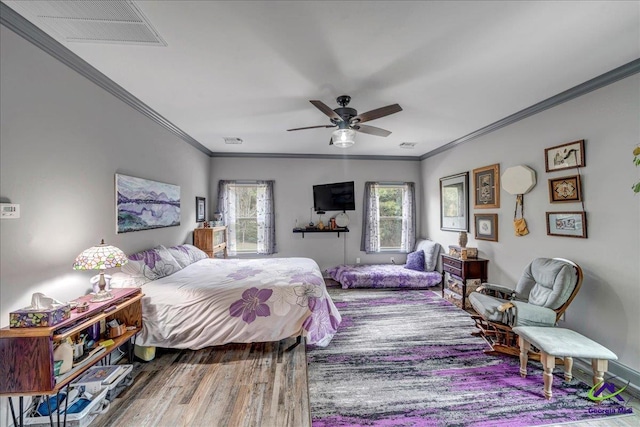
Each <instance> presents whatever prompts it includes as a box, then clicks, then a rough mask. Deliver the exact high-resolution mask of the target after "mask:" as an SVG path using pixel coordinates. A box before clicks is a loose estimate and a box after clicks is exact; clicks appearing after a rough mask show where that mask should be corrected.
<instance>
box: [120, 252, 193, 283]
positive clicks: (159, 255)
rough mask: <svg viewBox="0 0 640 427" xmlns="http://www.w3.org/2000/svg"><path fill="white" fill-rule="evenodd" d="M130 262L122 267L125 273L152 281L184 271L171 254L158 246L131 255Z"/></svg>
mask: <svg viewBox="0 0 640 427" xmlns="http://www.w3.org/2000/svg"><path fill="white" fill-rule="evenodd" d="M128 258H129V262H128V263H126V264H125V265H123V266H122V268H121V270H122V272H123V273H126V274H129V275H131V276H137V277H139V276H144V277H146V278H147V279H150V280H156V279H160V278H162V277H165V276H168V275H170V274H173V273H175V272H176V271H179V270H181V269H182V267H180V264H178V261H176V259H175V258H174V257H173V255H171V252H169V250H168V249H167V248H165V247H164V246H162V245H160V246H156V247H155V248H153V249H149V250H146V251H142V252H137V253H135V254H132V255H129V257H128Z"/></svg>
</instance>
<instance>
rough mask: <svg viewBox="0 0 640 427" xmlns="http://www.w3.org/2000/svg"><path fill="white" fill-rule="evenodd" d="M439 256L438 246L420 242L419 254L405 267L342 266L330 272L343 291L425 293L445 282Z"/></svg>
mask: <svg viewBox="0 0 640 427" xmlns="http://www.w3.org/2000/svg"><path fill="white" fill-rule="evenodd" d="M439 253H440V245H439V244H438V243H435V242H432V241H431V240H427V239H419V240H418V241H417V242H416V246H415V251H414V252H411V253H410V254H408V255H407V263H406V264H404V265H396V264H341V265H338V266H335V267H332V268H329V269H327V273H328V275H329V277H331V278H332V279H333V280H335V281H336V282H338V283H340V285H341V286H342V288H343V289H349V288H401V289H406V288H414V289H424V288H428V287H432V286H436V285H438V284H440V283H441V282H442V274H441V273H440V272H438V271H436V266H437V265H438V255H439Z"/></svg>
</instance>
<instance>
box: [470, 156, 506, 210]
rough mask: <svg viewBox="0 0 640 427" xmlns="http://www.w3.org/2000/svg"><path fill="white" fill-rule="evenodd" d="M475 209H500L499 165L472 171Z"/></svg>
mask: <svg viewBox="0 0 640 427" xmlns="http://www.w3.org/2000/svg"><path fill="white" fill-rule="evenodd" d="M473 189H474V196H475V197H474V203H473V207H474V208H475V209H493V208H499V207H500V165H499V164H495V165H490V166H485V167H483V168H478V169H474V170H473Z"/></svg>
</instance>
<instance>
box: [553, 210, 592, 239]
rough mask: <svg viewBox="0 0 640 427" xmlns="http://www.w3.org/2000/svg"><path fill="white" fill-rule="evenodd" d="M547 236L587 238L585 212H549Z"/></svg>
mask: <svg viewBox="0 0 640 427" xmlns="http://www.w3.org/2000/svg"><path fill="white" fill-rule="evenodd" d="M547 235H548V236H564V237H580V238H583V239H586V238H587V217H586V214H585V213H584V212H547Z"/></svg>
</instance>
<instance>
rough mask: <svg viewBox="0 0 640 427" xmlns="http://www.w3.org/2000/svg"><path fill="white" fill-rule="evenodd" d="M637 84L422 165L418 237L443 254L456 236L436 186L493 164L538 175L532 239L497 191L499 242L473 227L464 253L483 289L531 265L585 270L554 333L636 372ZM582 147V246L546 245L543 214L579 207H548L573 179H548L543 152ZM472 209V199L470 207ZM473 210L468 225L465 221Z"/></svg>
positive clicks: (639, 239)
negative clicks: (553, 263) (561, 184)
mask: <svg viewBox="0 0 640 427" xmlns="http://www.w3.org/2000/svg"><path fill="white" fill-rule="evenodd" d="M639 95H640V76H638V75H635V76H633V77H630V78H627V79H625V80H622V81H620V82H617V83H615V84H612V85H610V86H607V87H605V88H602V89H599V90H597V91H595V92H592V93H590V94H587V95H585V96H582V97H580V98H578V99H575V100H573V101H570V102H567V103H565V104H562V105H560V106H557V107H555V108H552V109H549V110H547V111H544V112H542V113H539V114H537V115H535V116H532V117H530V118H528V119H525V120H522V121H520V122H518V123H516V124H513V125H511V126H508V127H506V128H503V129H501V130H498V131H496V132H493V133H491V134H488V135H486V136H483V137H481V138H478V139H476V140H473V141H471V142H469V143H465V144H462V145H460V146H458V147H456V148H455V149H452V150H450V151H447V152H444V153H442V154H440V155H437V156H434V157H432V158H428V159H425V160H424V161H423V162H422V175H423V176H422V178H423V188H424V197H423V204H424V206H423V209H424V211H425V212H427V216H426V222H423V225H424V228H423V232H424V233H425V234H428V235H430V236H431V237H432V238H434V239H435V240H438V241H439V242H440V243H442V244H443V245H445V246H447V245H451V244H455V242H456V240H457V234H456V233H453V232H445V231H441V230H440V217H439V211H438V209H437V208H436V206H438V203H439V187H438V185H439V179H440V178H441V177H443V176H447V175H451V174H454V173H458V172H464V171H469V172H471V171H472V170H473V169H474V168H479V167H483V166H487V165H491V164H494V163H499V164H500V168H501V171H504V170H505V169H506V168H508V167H510V166H514V165H519V164H524V165H527V166H530V167H531V168H533V169H534V170H535V171H536V173H537V180H538V183H537V185H536V186H535V187H534V188H533V190H532V191H531V192H530V193H529V194H527V195H525V197H524V199H525V218H526V220H527V223H528V225H529V230H530V232H531V233H530V234H529V235H527V236H524V237H516V236H515V235H514V233H513V225H512V221H513V211H514V204H515V196H511V195H510V194H508V193H507V192H505V191H504V190H503V191H502V192H501V195H500V199H501V202H500V203H501V204H500V206H501V207H500V209H490V210H487V209H482V210H476V211H475V212H476V213H482V212H491V213H498V214H499V218H498V221H499V241H498V242H488V241H476V240H474V238H473V235H474V234H473V233H474V231H473V225H472V227H471V233H470V238H469V243H468V245H467V246H472V247H473V246H475V247H478V248H479V250H480V256H481V257H483V258H488V259H489V260H490V262H489V281H491V282H494V283H502V284H508V285H513V284H515V282H516V281H517V279H518V278H519V277H520V274H521V272H522V270H523V268H524V267H525V266H526V265H527V264H528V263H529V262H530V261H531V260H532V259H533V258H535V257H563V258H569V259H571V260H573V261H575V262H577V263H578V264H579V265H580V266H581V267H582V269H583V270H584V274H585V280H584V283H583V286H582V289H581V290H580V292H579V293H578V295H577V297H576V299H575V300H574V302H573V303H572V304H571V306H570V307H569V309H568V311H567V313H566V322H561V324H560V326H564V327H568V328H572V329H575V330H576V331H578V332H580V333H582V334H584V335H587V336H589V337H590V338H592V339H593V340H595V341H598V342H600V343H601V344H603V345H604V346H606V347H608V348H610V349H611V350H612V351H614V352H615V353H616V354H617V355H618V357H619V358H620V360H619V362H620V363H622V364H624V365H626V366H627V367H629V368H632V369H634V370H636V371H638V370H640V334H638V326H639V325H640V309H639V307H640V195H635V194H634V193H633V191H632V190H631V185H632V184H633V183H634V182H636V181H637V180H638V179H639V178H640V168H635V167H634V165H633V163H632V158H633V155H632V151H633V148H634V147H635V146H636V145H637V144H638V143H639V142H640V139H639V137H640V120H639V117H640V96H639ZM579 139H584V140H585V144H586V148H585V153H586V167H585V168H581V170H580V173H581V176H582V194H583V198H584V205H585V210H586V212H587V220H588V225H587V231H588V238H587V239H577V238H567V237H555V236H547V234H546V220H545V212H547V211H574V210H580V204H579V203H569V204H557V203H554V204H551V203H550V202H549V192H548V179H549V178H557V177H562V176H567V175H572V174H575V170H564V171H558V172H553V173H546V172H545V167H544V149H545V148H549V147H552V146H555V145H559V144H563V143H567V142H571V141H575V140H579ZM471 207H473V198H471ZM473 213H474V211H473V208H472V209H471V221H473Z"/></svg>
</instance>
